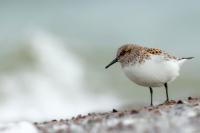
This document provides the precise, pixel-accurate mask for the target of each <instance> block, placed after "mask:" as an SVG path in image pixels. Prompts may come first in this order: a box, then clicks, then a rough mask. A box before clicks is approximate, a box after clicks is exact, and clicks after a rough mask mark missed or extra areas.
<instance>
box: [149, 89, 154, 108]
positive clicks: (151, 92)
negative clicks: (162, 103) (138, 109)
mask: <svg viewBox="0 0 200 133" xmlns="http://www.w3.org/2000/svg"><path fill="white" fill-rule="evenodd" d="M149 90H150V94H151V106H153V89H152V88H151V87H149Z"/></svg>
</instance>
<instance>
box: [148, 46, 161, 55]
mask: <svg viewBox="0 0 200 133" xmlns="http://www.w3.org/2000/svg"><path fill="white" fill-rule="evenodd" d="M145 51H146V52H148V53H150V54H153V55H161V54H162V53H163V52H162V50H161V49H159V48H145Z"/></svg>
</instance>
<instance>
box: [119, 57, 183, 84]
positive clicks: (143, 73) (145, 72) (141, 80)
mask: <svg viewBox="0 0 200 133" xmlns="http://www.w3.org/2000/svg"><path fill="white" fill-rule="evenodd" d="M183 62H184V61H181V62H180V61H178V60H175V59H171V60H166V59H164V58H163V57H162V56H159V55H153V56H152V57H151V59H149V60H145V62H144V63H142V64H139V63H137V64H134V65H131V64H130V65H126V66H124V67H122V69H123V71H124V73H125V75H126V76H127V77H128V78H129V79H130V80H132V81H133V82H135V83H136V84H138V85H141V86H147V87H150V86H151V87H160V86H163V85H164V83H167V82H170V81H173V80H174V79H176V77H177V76H178V75H179V69H180V66H181V64H182V63H183Z"/></svg>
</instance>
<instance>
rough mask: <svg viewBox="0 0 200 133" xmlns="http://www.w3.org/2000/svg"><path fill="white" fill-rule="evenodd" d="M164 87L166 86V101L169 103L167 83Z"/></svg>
mask: <svg viewBox="0 0 200 133" xmlns="http://www.w3.org/2000/svg"><path fill="white" fill-rule="evenodd" d="M164 86H165V90H166V101H167V102H168V101H169V97H168V86H167V83H165V84H164Z"/></svg>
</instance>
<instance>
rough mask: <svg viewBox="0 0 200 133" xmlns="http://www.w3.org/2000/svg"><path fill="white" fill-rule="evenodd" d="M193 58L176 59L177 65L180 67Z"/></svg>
mask: <svg viewBox="0 0 200 133" xmlns="http://www.w3.org/2000/svg"><path fill="white" fill-rule="evenodd" d="M193 58H194V57H183V58H180V59H178V62H179V65H180V66H182V65H183V63H184V62H185V61H187V60H190V59H193Z"/></svg>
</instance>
